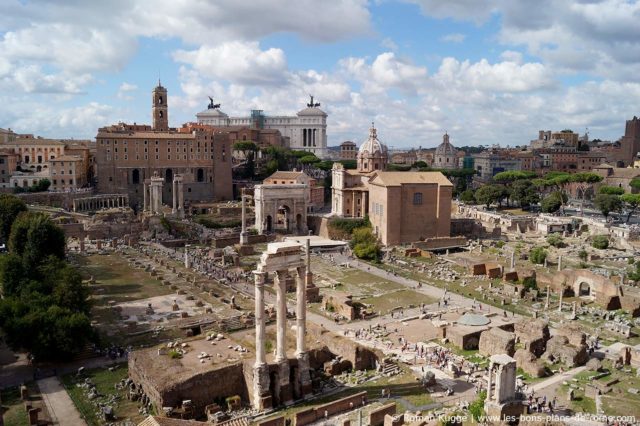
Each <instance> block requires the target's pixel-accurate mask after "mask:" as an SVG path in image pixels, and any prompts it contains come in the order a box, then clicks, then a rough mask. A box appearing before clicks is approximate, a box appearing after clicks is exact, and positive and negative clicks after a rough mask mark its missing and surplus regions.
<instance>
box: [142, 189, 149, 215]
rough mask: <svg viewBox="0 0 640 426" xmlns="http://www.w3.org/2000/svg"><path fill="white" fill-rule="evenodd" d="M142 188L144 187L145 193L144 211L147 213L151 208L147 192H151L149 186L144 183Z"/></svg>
mask: <svg viewBox="0 0 640 426" xmlns="http://www.w3.org/2000/svg"><path fill="white" fill-rule="evenodd" d="M142 187H143V190H142V192H143V193H144V201H143V203H144V204H142V211H145V212H146V211H147V208H148V207H149V200H148V194H147V191H148V190H149V186H148V185H147V184H146V183H144V184H142Z"/></svg>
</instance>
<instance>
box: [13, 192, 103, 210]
mask: <svg viewBox="0 0 640 426" xmlns="http://www.w3.org/2000/svg"><path fill="white" fill-rule="evenodd" d="M15 195H17V196H18V197H20V198H22V200H23V201H24V202H25V203H27V204H41V205H44V206H52V207H61V208H63V209H65V210H72V209H73V200H75V199H76V198H86V197H91V196H93V195H94V193H93V191H86V192H34V193H24V194H15Z"/></svg>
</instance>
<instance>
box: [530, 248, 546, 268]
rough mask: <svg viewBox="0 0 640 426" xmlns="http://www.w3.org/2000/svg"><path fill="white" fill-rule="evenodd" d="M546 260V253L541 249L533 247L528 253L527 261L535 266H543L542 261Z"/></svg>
mask: <svg viewBox="0 0 640 426" xmlns="http://www.w3.org/2000/svg"><path fill="white" fill-rule="evenodd" d="M546 258H547V251H546V250H545V249H543V248H542V247H534V248H532V249H531V251H530V252H529V260H530V261H531V263H534V264H536V265H542V264H544V260H545V259H546Z"/></svg>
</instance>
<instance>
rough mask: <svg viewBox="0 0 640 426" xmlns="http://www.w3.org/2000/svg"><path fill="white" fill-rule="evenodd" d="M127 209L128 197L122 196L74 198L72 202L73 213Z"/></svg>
mask: <svg viewBox="0 0 640 426" xmlns="http://www.w3.org/2000/svg"><path fill="white" fill-rule="evenodd" d="M121 207H129V196H128V195H126V194H125V195H123V194H104V195H96V196H93V197H86V198H76V199H75V200H73V211H74V212H82V211H95V210H100V209H112V208H121Z"/></svg>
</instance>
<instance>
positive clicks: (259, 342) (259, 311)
mask: <svg viewBox="0 0 640 426" xmlns="http://www.w3.org/2000/svg"><path fill="white" fill-rule="evenodd" d="M253 274H254V282H255V298H256V301H255V315H256V362H255V365H256V366H260V365H263V364H265V363H266V356H265V319H264V278H265V275H266V274H265V273H264V272H258V271H253Z"/></svg>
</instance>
